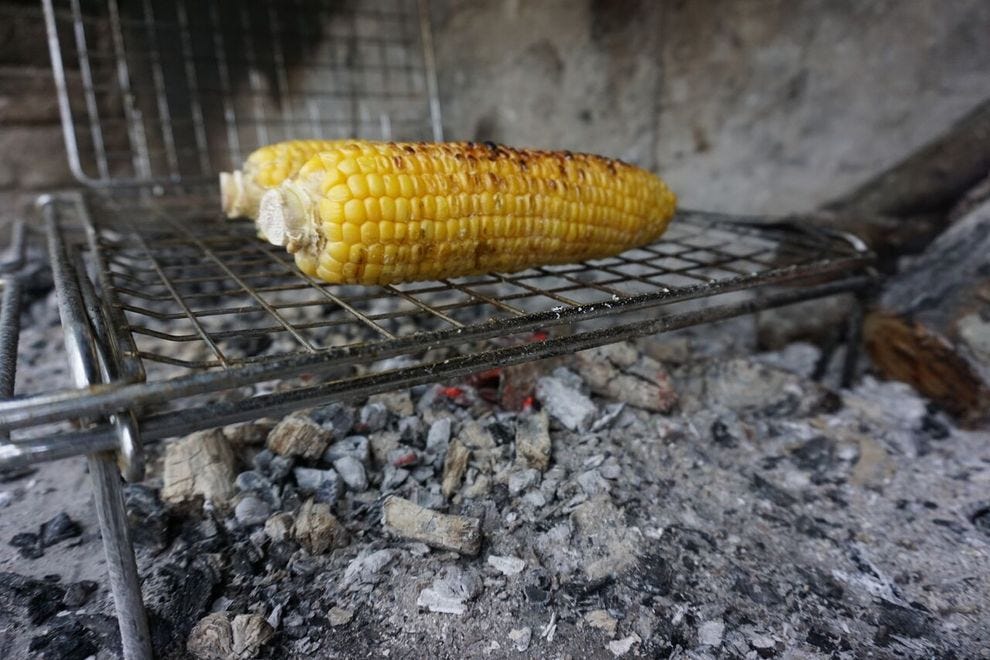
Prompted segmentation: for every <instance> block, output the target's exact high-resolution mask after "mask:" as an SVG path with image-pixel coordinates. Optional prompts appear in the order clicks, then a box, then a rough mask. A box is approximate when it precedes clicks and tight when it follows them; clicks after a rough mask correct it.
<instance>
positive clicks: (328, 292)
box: [0, 195, 870, 461]
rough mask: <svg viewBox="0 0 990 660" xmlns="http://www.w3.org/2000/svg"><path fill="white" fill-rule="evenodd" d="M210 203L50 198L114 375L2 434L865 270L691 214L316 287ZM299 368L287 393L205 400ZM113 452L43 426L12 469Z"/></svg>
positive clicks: (710, 311) (592, 341)
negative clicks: (572, 256) (389, 282)
mask: <svg viewBox="0 0 990 660" xmlns="http://www.w3.org/2000/svg"><path fill="white" fill-rule="evenodd" d="M210 199H215V197H210ZM122 200H123V201H122ZM208 207H209V204H208V203H206V202H205V201H203V200H201V203H199V204H197V203H194V202H193V201H192V200H190V199H183V198H179V197H169V198H167V199H165V200H162V201H160V202H158V203H149V202H148V201H147V200H145V201H139V200H130V201H128V200H127V198H126V196H124V197H121V196H120V195H115V196H113V197H109V196H100V197H90V198H89V199H88V200H84V199H83V198H81V197H74V198H61V199H59V200H53V201H52V202H51V203H49V204H48V205H47V206H46V207H45V209H46V215H47V216H48V222H47V225H46V226H47V228H48V231H49V232H50V236H49V241H50V243H51V245H52V246H53V247H52V251H53V253H54V254H61V255H65V256H64V260H65V262H66V263H67V264H75V267H74V268H68V269H67V270H66V273H67V274H68V275H67V276H66V278H64V279H66V280H68V281H64V282H63V281H60V280H61V279H63V278H60V277H56V284H57V285H59V286H60V288H62V289H66V290H73V289H74V288H78V289H79V299H80V304H81V305H83V306H85V307H86V308H87V310H88V312H87V313H88V316H89V319H88V323H89V324H90V325H91V326H92V332H91V337H90V338H88V339H84V340H81V343H83V344H89V343H92V344H94V345H95V347H96V351H97V353H98V354H99V355H100V356H101V357H100V362H102V363H103V372H104V378H103V381H102V384H101V385H99V386H98V387H89V388H82V389H69V390H65V391H63V392H56V393H46V394H42V395H36V396H32V397H21V398H18V399H14V400H12V401H8V402H0V430H2V429H7V430H13V429H20V428H25V427H36V426H37V425H39V424H41V423H52V422H58V421H62V420H68V419H75V418H81V417H98V416H101V415H107V414H111V413H118V412H121V411H128V410H142V411H143V414H142V416H141V417H140V420H139V421H138V427H139V431H140V434H141V436H142V437H143V438H144V439H145V440H150V439H155V438H163V437H168V436H172V435H177V434H181V433H188V432H190V431H193V430H197V429H200V428H205V427H211V426H217V425H220V424H225V423H231V422H235V421H240V420H244V419H250V418H253V417H258V416H261V415H265V414H276V413H280V412H287V411H289V410H292V409H294V408H299V407H303V406H305V405H308V404H315V403H316V402H319V401H325V400H327V399H328V398H335V397H336V398H341V397H347V396H361V395H367V394H370V393H374V392H377V391H383V390H386V389H390V388H394V387H398V386H403V385H406V386H408V385H411V384H416V383H425V382H435V381H438V380H442V379H444V378H450V377H454V376H458V375H461V374H465V373H468V372H471V371H478V370H481V369H485V368H488V367H491V366H497V365H504V364H509V363H513V362H521V361H524V360H529V359H535V358H539V357H546V356H549V355H557V354H561V353H565V352H570V351H574V350H580V349H582V348H589V347H592V346H596V345H600V344H604V343H608V342H612V341H618V340H621V339H624V338H630V337H634V336H638V335H643V334H648V333H651V332H657V331H660V330H666V329H672V328H677V327H683V326H686V325H691V324H696V323H700V322H704V321H712V320H718V319H722V318H727V317H730V316H734V315H739V314H743V313H747V312H750V311H753V310H757V309H765V308H768V307H772V306H777V305H781V304H787V303H789V302H795V301H797V300H804V299H809V298H814V297H820V296H824V295H830V294H834V293H838V292H842V291H852V290H856V289H859V288H862V287H863V286H864V285H865V283H866V282H867V281H868V277H867V276H866V275H864V274H863V269H864V268H865V267H866V266H867V265H868V264H869V262H870V255H869V254H868V253H867V252H866V251H864V250H863V249H862V246H861V245H858V243H857V242H856V241H854V240H851V239H848V238H846V237H842V236H836V235H831V234H827V233H824V232H821V231H812V230H808V229H799V228H796V227H795V226H792V225H787V224H782V225H767V224H765V223H764V224H757V223H753V222H746V221H745V219H741V218H730V217H726V216H721V215H717V214H711V213H703V212H695V211H684V212H681V213H680V214H679V216H678V217H677V218H676V220H675V221H674V222H673V223H672V224H671V226H670V229H669V230H668V233H667V234H666V235H665V236H664V238H663V239H662V240H661V241H660V242H658V243H656V244H654V245H650V246H646V247H643V248H640V249H636V250H632V251H629V252H626V253H624V254H622V255H618V256H616V257H610V258H607V259H601V260H596V261H590V262H586V263H582V264H572V265H564V266H548V267H542V268H533V269H529V270H526V271H522V272H519V273H512V274H498V273H495V274H489V275H485V276H478V277H467V278H457V279H452V280H443V281H439V282H419V283H410V284H401V285H394V286H385V287H355V286H340V285H330V284H326V283H322V282H319V281H317V280H314V279H312V278H309V277H307V276H306V275H304V274H303V273H301V272H300V271H298V269H297V268H296V267H295V265H294V263H293V261H292V259H291V257H290V256H289V255H288V254H287V253H285V251H284V250H282V249H279V248H277V247H275V246H272V245H270V244H268V243H266V242H265V241H261V240H258V239H257V238H256V236H255V235H254V230H253V226H252V225H251V223H247V222H231V221H227V220H225V219H223V218H222V217H220V214H219V213H218V212H216V211H212V212H211V211H205V210H203V209H206V208H208ZM83 262H85V263H86V264H88V265H89V270H88V271H87V270H86V269H85V268H84V267H83V266H82V263H83ZM56 275H58V273H56ZM71 280H74V281H71ZM97 290H98V291H99V292H100V293H99V294H97V293H96V291H97ZM533 333H537V334H536V337H538V340H535V341H534V334H533ZM396 357H401V358H403V360H401V361H399V362H395V363H391V364H389V365H386V366H388V367H389V368H386V369H384V370H382V371H371V372H369V371H368V369H367V367H368V366H369V365H371V364H373V363H375V362H378V361H381V360H384V359H385V358H396ZM300 376H305V378H306V381H305V382H300V383H297V384H296V386H294V387H292V388H289V389H287V390H284V391H279V392H271V391H269V390H267V389H262V390H261V392H260V393H258V394H257V395H256V396H248V397H246V398H238V399H235V400H231V399H225V400H222V401H220V402H216V401H212V402H211V401H209V400H203V399H201V398H200V399H197V398H196V397H201V395H207V394H214V395H216V394H219V393H222V392H227V391H230V390H233V389H235V388H240V387H252V386H256V385H258V384H259V383H264V382H269V381H274V380H276V379H286V378H293V377H300ZM179 400H183V401H182V403H181V409H175V410H172V409H169V408H170V406H172V407H177V406H176V402H177V401H179ZM117 442H118V440H117V429H115V428H114V427H113V426H112V425H105V426H103V427H97V428H95V429H90V430H87V431H83V432H77V433H70V434H63V435H62V436H56V437H51V436H50V435H47V434H46V435H45V437H43V438H40V439H33V440H24V441H22V444H21V448H22V449H24V448H26V447H27V446H28V444H30V446H31V450H30V451H26V452H24V453H23V454H22V455H21V458H20V460H28V459H29V458H30V460H36V459H38V458H40V457H48V458H54V457H59V456H64V455H67V454H72V453H79V452H82V451H87V450H92V449H93V448H94V447H96V448H102V449H111V448H114V447H115V446H116V443H117ZM3 460H7V461H16V460H18V458H17V457H16V456H8V457H6V458H5V459H3Z"/></svg>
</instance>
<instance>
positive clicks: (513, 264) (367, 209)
mask: <svg viewBox="0 0 990 660" xmlns="http://www.w3.org/2000/svg"><path fill="white" fill-rule="evenodd" d="M675 203H676V198H675V197H674V195H673V193H671V192H670V190H669V189H667V187H666V185H665V184H664V183H663V182H662V181H661V180H660V179H659V178H658V177H656V176H654V175H653V174H651V173H649V172H647V171H645V170H642V169H640V168H637V167H634V166H632V165H628V164H626V163H622V162H620V161H615V160H610V159H607V158H603V157H600V156H592V155H585V154H571V153H569V152H544V151H530V150H517V149H511V148H506V147H499V146H496V145H493V144H490V143H489V144H485V145H480V144H475V143H446V144H429V143H418V144H396V143H383V142H359V141H355V142H347V143H342V144H340V145H338V146H335V147H334V148H333V149H330V150H327V151H323V152H321V153H319V154H318V155H316V156H314V157H313V158H311V159H310V160H309V161H307V162H306V163H305V164H304V165H303V166H302V167H301V168H300V169H299V172H298V174H297V175H296V176H295V177H293V178H291V179H286V180H285V181H283V182H282V183H281V184H280V185H279V186H278V187H275V188H272V189H271V190H269V191H268V192H266V193H265V194H264V195H263V197H262V199H261V202H260V208H259V211H258V229H259V231H260V233H261V234H262V235H264V236H266V237H267V239H268V240H269V241H270V242H272V243H274V244H276V245H282V246H285V247H286V248H287V249H288V250H289V251H290V252H291V253H293V254H294V256H295V259H296V263H297V265H298V266H299V267H300V268H301V269H302V270H303V271H304V272H306V273H307V274H309V275H312V276H316V277H319V278H320V279H323V280H325V281H328V282H331V283H363V284H387V283H392V282H399V281H409V280H418V279H440V278H446V277H457V276H462V275H470V274H477V273H482V272H490V271H502V272H511V271H515V270H521V269H524V268H528V267H531V266H535V265H542V264H553V263H569V262H577V261H583V260H586V259H592V258H599V257H603V256H608V255H612V254H617V253H619V252H622V251H624V250H626V249H629V248H632V247H635V246H637V245H642V244H644V243H647V242H651V241H653V240H655V239H656V238H657V237H658V236H659V235H660V234H662V233H663V231H664V230H665V229H666V226H667V223H668V221H669V220H670V218H671V216H672V215H673V212H674V206H675Z"/></svg>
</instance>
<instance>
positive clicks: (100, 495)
mask: <svg viewBox="0 0 990 660" xmlns="http://www.w3.org/2000/svg"><path fill="white" fill-rule="evenodd" d="M86 461H87V464H88V466H89V478H90V481H91V482H92V484H93V498H94V500H95V501H96V516H97V518H98V519H99V521H100V534H101V535H102V536H103V551H104V552H105V553H106V557H107V574H108V575H109V577H110V591H111V592H112V593H113V604H114V609H115V610H116V611H117V625H118V626H120V645H121V648H122V650H123V653H124V658H126V659H127V660H151V658H152V650H151V635H150V633H149V631H148V619H147V615H146V614H145V611H144V603H143V602H142V601H141V583H140V581H139V579H138V572H137V562H136V561H135V559H134V546H133V545H132V544H131V533H130V529H128V527H127V509H126V507H125V505H124V494H123V490H122V489H121V487H120V472H119V471H118V470H117V464H116V462H115V460H114V454H113V453H112V452H101V453H98V454H90V455H89V456H87V457H86Z"/></svg>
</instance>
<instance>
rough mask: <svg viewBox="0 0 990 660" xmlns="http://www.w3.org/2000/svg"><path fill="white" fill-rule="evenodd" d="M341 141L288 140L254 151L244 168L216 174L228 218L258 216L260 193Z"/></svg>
mask: <svg viewBox="0 0 990 660" xmlns="http://www.w3.org/2000/svg"><path fill="white" fill-rule="evenodd" d="M345 142H346V141H344V140H290V141H288V142H277V143H275V144H270V145H268V146H266V147H261V148H260V149H257V150H255V151H254V152H252V153H251V155H250V156H248V158H247V161H245V163H244V167H243V169H241V170H235V171H233V172H221V173H220V198H221V203H222V205H223V212H224V214H225V215H226V216H227V217H228V218H240V217H247V218H251V219H252V220H253V219H254V218H256V217H257V216H258V203H259V202H260V200H261V196H262V195H263V194H264V192H265V191H266V190H267V189H269V188H271V187H272V186H277V185H278V184H280V183H282V182H283V181H284V180H285V179H287V178H289V177H291V176H293V175H295V174H296V172H298V171H299V168H300V167H302V166H303V164H304V163H305V162H306V161H307V160H309V159H310V158H312V157H313V156H314V155H316V154H318V153H320V152H321V151H328V150H330V149H334V148H335V147H337V146H339V145H341V144H344V143H345Z"/></svg>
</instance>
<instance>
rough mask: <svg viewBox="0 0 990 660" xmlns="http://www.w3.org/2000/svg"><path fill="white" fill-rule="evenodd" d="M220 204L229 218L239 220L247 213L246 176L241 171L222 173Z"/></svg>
mask: <svg viewBox="0 0 990 660" xmlns="http://www.w3.org/2000/svg"><path fill="white" fill-rule="evenodd" d="M220 204H221V210H222V211H223V214H224V215H225V216H227V217H228V218H239V217H242V216H243V215H244V213H245V212H246V211H247V209H246V208H245V204H244V175H243V174H242V173H241V171H240V170H234V171H233V172H221V173H220Z"/></svg>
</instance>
